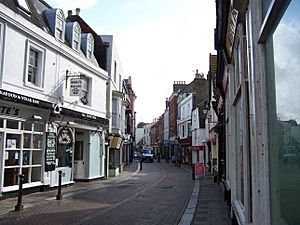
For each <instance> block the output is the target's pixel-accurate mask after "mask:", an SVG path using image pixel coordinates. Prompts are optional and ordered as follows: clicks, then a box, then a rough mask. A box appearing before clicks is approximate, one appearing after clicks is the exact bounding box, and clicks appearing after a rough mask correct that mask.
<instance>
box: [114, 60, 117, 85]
mask: <svg viewBox="0 0 300 225" xmlns="http://www.w3.org/2000/svg"><path fill="white" fill-rule="evenodd" d="M116 81H117V62H116V61H114V82H115V83H116Z"/></svg>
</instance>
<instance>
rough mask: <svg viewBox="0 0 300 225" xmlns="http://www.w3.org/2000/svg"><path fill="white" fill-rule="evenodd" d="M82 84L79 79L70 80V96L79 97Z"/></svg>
mask: <svg viewBox="0 0 300 225" xmlns="http://www.w3.org/2000/svg"><path fill="white" fill-rule="evenodd" d="M81 89H82V83H81V79H80V78H72V79H71V80H70V96H80V95H81Z"/></svg>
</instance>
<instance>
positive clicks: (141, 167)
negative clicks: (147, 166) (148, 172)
mask: <svg viewBox="0 0 300 225" xmlns="http://www.w3.org/2000/svg"><path fill="white" fill-rule="evenodd" d="M140 170H143V160H142V159H141V161H140Z"/></svg>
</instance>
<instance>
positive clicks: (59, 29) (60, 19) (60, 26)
mask: <svg viewBox="0 0 300 225" xmlns="http://www.w3.org/2000/svg"><path fill="white" fill-rule="evenodd" d="M64 23H65V21H64V16H63V12H62V11H59V12H58V13H57V17H56V28H55V37H56V38H58V39H60V40H63V35H64Z"/></svg>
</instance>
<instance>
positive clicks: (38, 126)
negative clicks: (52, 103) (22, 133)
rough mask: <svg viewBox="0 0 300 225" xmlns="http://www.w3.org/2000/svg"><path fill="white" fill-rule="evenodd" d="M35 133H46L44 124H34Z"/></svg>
mask: <svg viewBox="0 0 300 225" xmlns="http://www.w3.org/2000/svg"><path fill="white" fill-rule="evenodd" d="M34 131H37V132H44V131H45V125H44V124H42V123H35V124H34Z"/></svg>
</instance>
